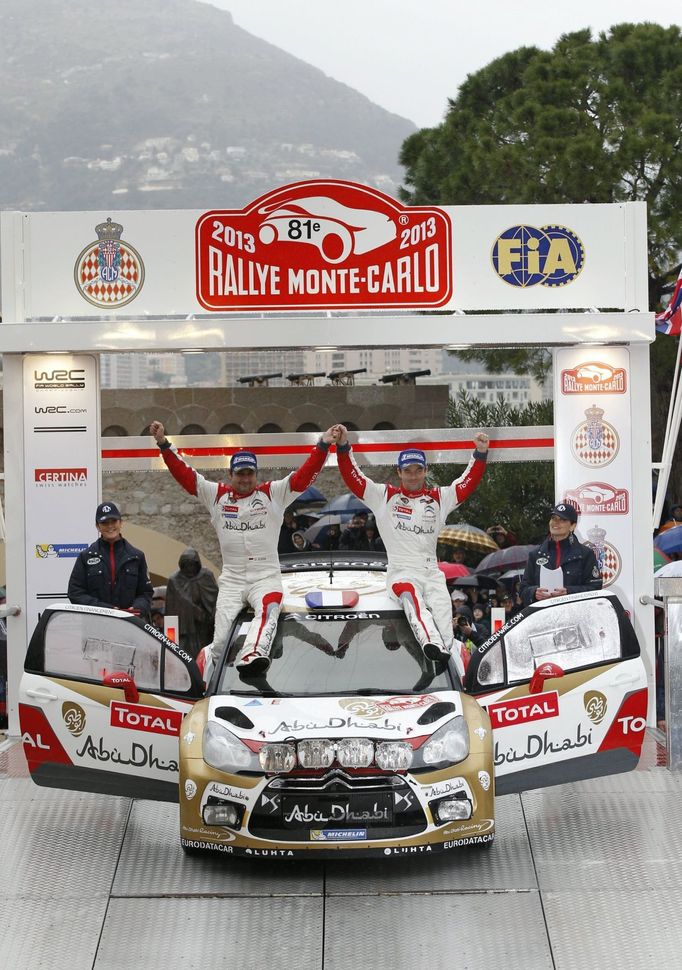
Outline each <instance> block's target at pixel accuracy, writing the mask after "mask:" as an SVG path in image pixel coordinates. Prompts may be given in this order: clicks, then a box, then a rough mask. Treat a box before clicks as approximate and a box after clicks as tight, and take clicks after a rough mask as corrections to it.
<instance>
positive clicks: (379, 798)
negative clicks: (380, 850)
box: [248, 770, 426, 842]
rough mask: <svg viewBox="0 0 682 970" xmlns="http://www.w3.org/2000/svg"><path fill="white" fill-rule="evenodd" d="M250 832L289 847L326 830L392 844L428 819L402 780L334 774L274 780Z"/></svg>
mask: <svg viewBox="0 0 682 970" xmlns="http://www.w3.org/2000/svg"><path fill="white" fill-rule="evenodd" d="M248 827H249V831H250V832H251V833H252V834H253V835H257V836H259V837H260V838H264V839H276V840H280V841H281V840H283V839H286V840H287V841H289V842H310V840H311V838H312V835H311V833H312V832H314V831H319V830H328V829H334V830H340V829H353V830H355V831H357V830H363V829H364V830H366V838H368V839H390V838H393V839H394V838H399V837H402V836H408V835H416V834H417V833H418V832H422V831H423V830H424V829H425V828H426V818H425V816H424V812H423V810H422V808H421V805H420V804H419V800H418V799H417V796H416V795H415V793H414V791H413V790H412V788H410V786H409V785H408V783H407V782H406V781H405V779H404V778H402V777H400V776H398V775H381V776H374V775H370V776H368V775H363V776H359V777H358V776H356V777H352V776H350V775H347V774H346V773H345V772H343V771H338V770H334V771H330V772H329V773H327V774H326V775H324V776H323V777H319V776H317V777H315V778H306V777H305V776H303V777H302V776H300V775H298V776H296V777H290V778H281V777H279V778H273V779H272V781H271V782H270V783H269V784H268V785H267V786H266V787H265V788H264V789H263V791H262V792H261V794H260V797H259V799H258V802H257V803H256V805H255V806H254V808H253V810H252V812H251V816H250V818H249V826H248ZM356 837H357V836H356Z"/></svg>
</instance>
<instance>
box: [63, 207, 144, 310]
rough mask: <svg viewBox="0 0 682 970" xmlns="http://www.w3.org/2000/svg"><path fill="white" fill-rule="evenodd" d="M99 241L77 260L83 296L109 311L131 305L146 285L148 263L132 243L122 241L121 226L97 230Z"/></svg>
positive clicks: (109, 222)
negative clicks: (145, 264) (145, 263)
mask: <svg viewBox="0 0 682 970" xmlns="http://www.w3.org/2000/svg"><path fill="white" fill-rule="evenodd" d="M95 232H96V233H97V239H96V240H95V241H94V242H91V243H88V245H87V246H86V247H85V249H83V250H82V251H81V253H80V254H79V256H78V258H77V259H76V265H75V266H74V270H73V278H74V282H75V284H76V289H77V290H78V292H79V293H80V295H81V296H82V297H83V298H84V299H86V300H87V301H88V303H92V304H93V306H96V307H103V308H105V309H109V308H111V307H122V306H125V305H126V303H130V302H131V300H134V299H135V297H136V296H137V295H138V294H139V292H140V290H141V289H142V287H143V285H144V263H143V262H142V257H141V256H140V254H139V253H138V251H137V250H136V249H135V248H134V247H133V246H131V245H130V243H129V242H123V241H121V236H122V234H123V226H122V225H121V224H120V222H112V220H111V217H108V218H107V220H106V222H102V223H100V224H99V225H98V226H95Z"/></svg>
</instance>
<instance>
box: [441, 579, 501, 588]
mask: <svg viewBox="0 0 682 970" xmlns="http://www.w3.org/2000/svg"><path fill="white" fill-rule="evenodd" d="M452 586H454V587H455V589H462V588H463V587H465V586H477V587H478V588H479V589H497V580H496V579H493V578H492V576H458V578H457V579H456V580H455V581H454V583H452Z"/></svg>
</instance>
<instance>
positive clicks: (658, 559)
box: [654, 546, 670, 571]
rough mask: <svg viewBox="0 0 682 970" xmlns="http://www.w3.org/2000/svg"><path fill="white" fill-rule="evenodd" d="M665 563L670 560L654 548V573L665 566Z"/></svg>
mask: <svg viewBox="0 0 682 970" xmlns="http://www.w3.org/2000/svg"><path fill="white" fill-rule="evenodd" d="M667 562H670V560H669V559H668V557H667V556H666V554H665V553H664V552H661V550H660V549H657V548H656V546H654V571H655V570H657V569H660V568H661V566H665V564H666V563H667Z"/></svg>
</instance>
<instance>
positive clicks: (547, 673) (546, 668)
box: [529, 662, 564, 694]
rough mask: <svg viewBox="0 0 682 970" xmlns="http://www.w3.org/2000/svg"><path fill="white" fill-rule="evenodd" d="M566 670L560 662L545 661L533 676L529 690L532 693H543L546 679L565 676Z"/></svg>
mask: <svg viewBox="0 0 682 970" xmlns="http://www.w3.org/2000/svg"><path fill="white" fill-rule="evenodd" d="M563 676H564V672H563V670H562V669H561V667H560V666H559V665H558V664H553V663H549V662H548V663H544V664H540V666H539V667H538V668H537V669H536V671H535V673H534V674H533V676H532V677H531V681H530V687H529V692H530V693H531V694H541V693H542V689H543V687H544V683H545V681H546V680H551V678H552V677H563Z"/></svg>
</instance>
